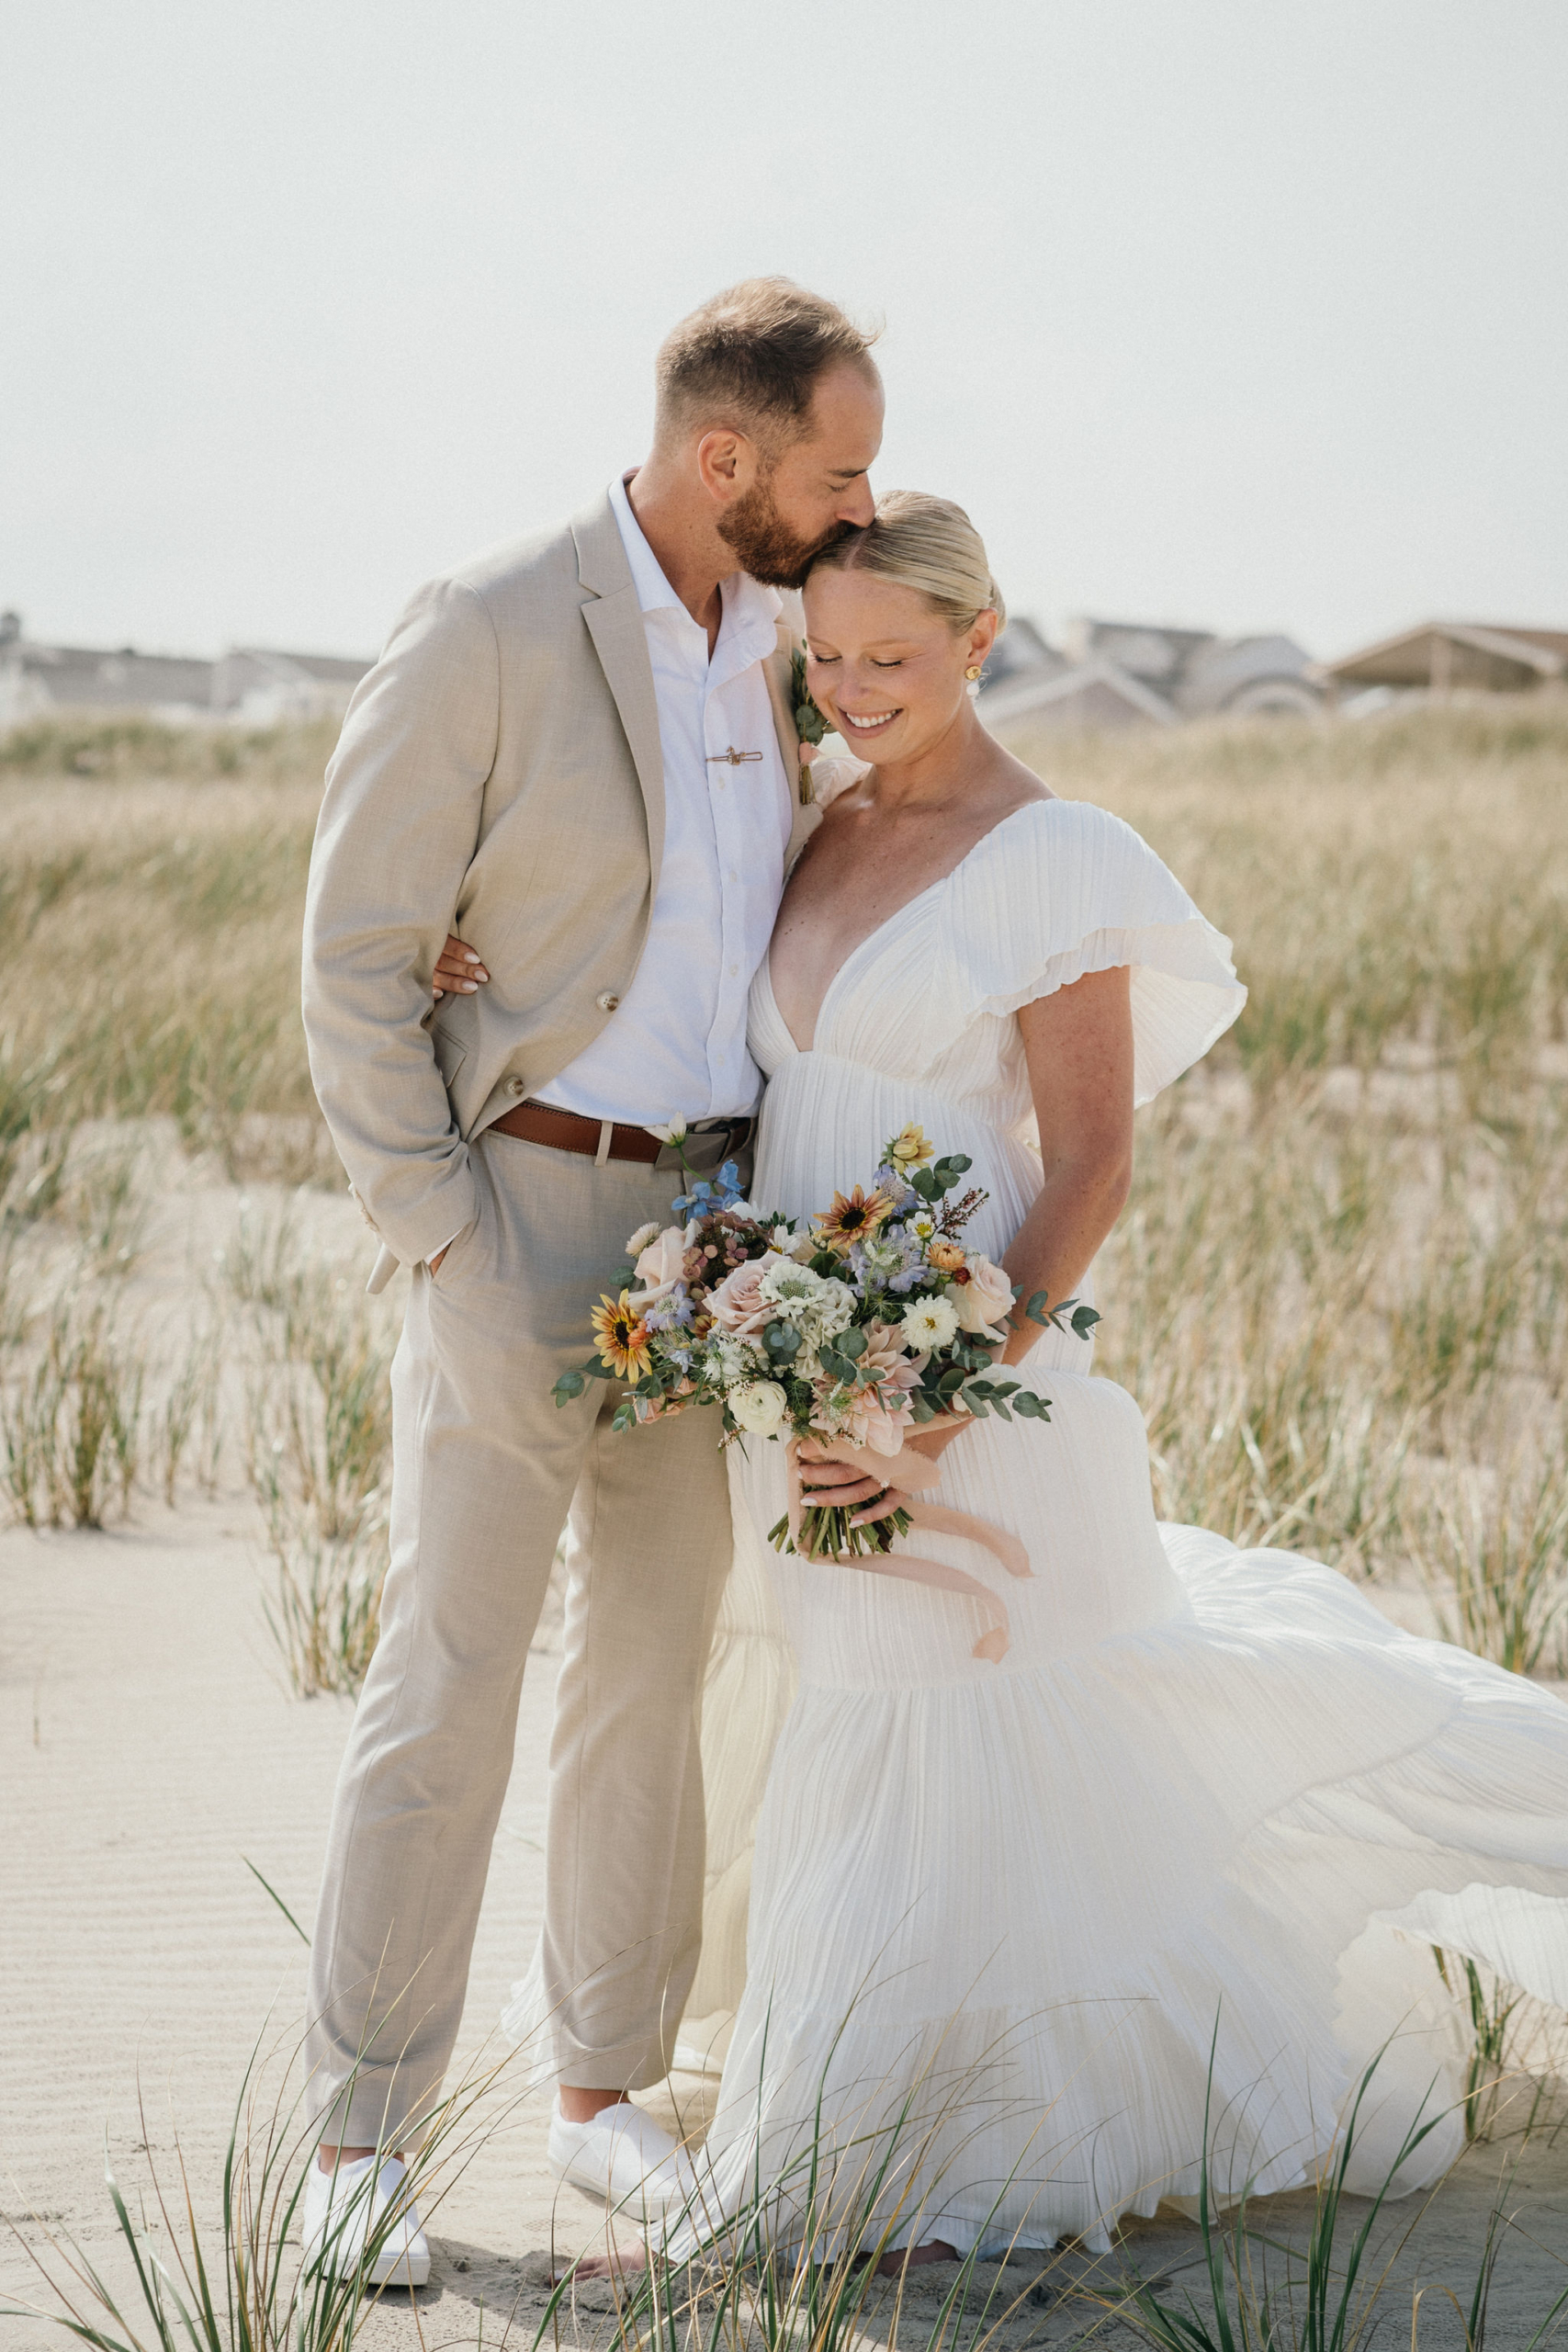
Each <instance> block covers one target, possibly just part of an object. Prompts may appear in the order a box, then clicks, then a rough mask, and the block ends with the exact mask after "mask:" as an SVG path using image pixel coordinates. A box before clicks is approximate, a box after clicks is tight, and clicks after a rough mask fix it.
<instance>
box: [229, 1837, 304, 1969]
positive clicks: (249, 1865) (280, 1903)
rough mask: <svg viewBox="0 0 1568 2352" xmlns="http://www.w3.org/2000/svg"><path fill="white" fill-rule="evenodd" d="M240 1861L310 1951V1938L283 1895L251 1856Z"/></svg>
mask: <svg viewBox="0 0 1568 2352" xmlns="http://www.w3.org/2000/svg"><path fill="white" fill-rule="evenodd" d="M240 1860H242V1861H243V1863H244V1865H245V1868H246V1869H247V1870H248V1871H249V1872H250V1874H251V1876H252V1877H253V1878H254V1880H255V1882H256V1884H257V1885H258V1886H259V1887H261V1888H262V1889H263V1891H264V1892H265V1894H268V1895H269V1896H270V1897H271V1899H272V1900H273V1902H274V1903H276V1905H277V1907H278V1909H279V1910H280V1911H281V1912H282V1914H283V1916H284V1917H285V1918H286V1919H287V1920H288V1924H289V1926H290V1927H291V1928H293V1930H294V1932H295V1934H296V1935H297V1936H298V1937H299V1940H300V1942H301V1943H302V1944H303V1945H304V1946H305V1947H306V1949H307V1950H309V1949H310V1937H309V1936H308V1935H307V1934H306V1933H305V1930H304V1928H302V1927H301V1926H300V1925H299V1920H298V1919H297V1918H296V1917H294V1914H293V1912H292V1911H290V1909H289V1908H288V1904H287V1903H285V1901H284V1899H283V1897H282V1895H281V1894H279V1893H278V1891H277V1889H276V1886H274V1885H273V1884H272V1883H270V1881H268V1880H266V1879H265V1878H263V1876H262V1874H261V1872H260V1871H258V1870H257V1868H256V1866H255V1864H254V1862H253V1861H252V1860H251V1858H250V1856H249V1855H248V1854H242V1855H241V1857H240Z"/></svg>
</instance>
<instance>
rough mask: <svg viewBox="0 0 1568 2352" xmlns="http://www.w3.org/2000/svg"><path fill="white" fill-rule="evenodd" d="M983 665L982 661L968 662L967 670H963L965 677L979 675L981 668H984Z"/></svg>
mask: <svg viewBox="0 0 1568 2352" xmlns="http://www.w3.org/2000/svg"><path fill="white" fill-rule="evenodd" d="M984 666H985V664H984V663H983V662H970V664H969V667H968V668H967V670H965V671H964V676H965V677H966V678H977V677H978V676H979V674H980V672H981V670H982V669H983V668H984Z"/></svg>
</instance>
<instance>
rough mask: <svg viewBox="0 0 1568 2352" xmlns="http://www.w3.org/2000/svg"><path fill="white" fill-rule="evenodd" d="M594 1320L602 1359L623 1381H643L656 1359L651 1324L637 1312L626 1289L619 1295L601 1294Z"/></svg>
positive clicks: (596, 1338)
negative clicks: (651, 1344) (650, 1338)
mask: <svg viewBox="0 0 1568 2352" xmlns="http://www.w3.org/2000/svg"><path fill="white" fill-rule="evenodd" d="M589 1319H590V1321H591V1322H592V1326H593V1337H594V1340H596V1341H597V1343H598V1348H599V1361H600V1363H605V1364H608V1365H609V1367H610V1370H611V1371H612V1372H613V1373H615V1374H616V1375H617V1376H618V1377H619V1378H620V1379H622V1380H640V1379H641V1378H642V1375H643V1374H644V1373H645V1372H646V1371H647V1370H648V1368H649V1364H650V1363H652V1361H653V1359H652V1357H651V1356H650V1354H649V1348H648V1326H647V1324H646V1323H644V1322H643V1321H642V1320H641V1318H640V1317H639V1316H638V1315H637V1309H636V1308H635V1307H634V1306H633V1305H632V1303H631V1299H630V1297H629V1295H627V1293H626V1291H623V1292H622V1293H621V1295H620V1296H619V1298H611V1297H609V1296H607V1295H604V1294H603V1293H602V1294H601V1295H600V1299H599V1304H598V1306H596V1307H595V1308H594V1309H593V1312H592V1316H591V1317H590V1318H589Z"/></svg>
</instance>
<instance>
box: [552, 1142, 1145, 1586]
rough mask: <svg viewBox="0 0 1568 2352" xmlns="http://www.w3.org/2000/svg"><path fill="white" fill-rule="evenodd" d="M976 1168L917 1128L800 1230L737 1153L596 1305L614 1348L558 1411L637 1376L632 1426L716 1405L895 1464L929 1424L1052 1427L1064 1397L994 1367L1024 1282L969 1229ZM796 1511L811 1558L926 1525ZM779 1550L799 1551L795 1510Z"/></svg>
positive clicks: (878, 1546) (562, 1387)
mask: <svg viewBox="0 0 1568 2352" xmlns="http://www.w3.org/2000/svg"><path fill="white" fill-rule="evenodd" d="M672 1139H675V1138H672ZM970 1164H971V1163H970V1162H969V1160H968V1159H965V1158H964V1155H963V1154H962V1153H961V1152H960V1153H953V1154H950V1155H948V1156H947V1157H945V1158H939V1157H938V1155H937V1151H936V1148H935V1146H934V1145H933V1144H931V1142H930V1141H929V1140H928V1139H927V1137H926V1136H924V1135H922V1134H921V1132H920V1130H919V1126H918V1125H914V1124H911V1125H908V1126H906V1127H905V1128H904V1129H903V1130H902V1131H901V1132H900V1133H899V1134H898V1135H896V1136H893V1137H892V1138H891V1139H890V1140H889V1142H888V1143H887V1145H886V1148H885V1149H884V1151H883V1155H882V1165H881V1166H880V1167H879V1168H878V1169H877V1170H876V1171H875V1173H874V1177H873V1179H872V1182H871V1186H870V1189H869V1190H867V1189H865V1188H864V1187H863V1186H862V1185H860V1184H857V1185H856V1186H855V1187H854V1189H853V1191H852V1192H850V1193H835V1194H834V1197H833V1200H832V1203H831V1204H830V1206H829V1207H828V1208H826V1209H824V1210H823V1211H822V1212H821V1213H820V1214H819V1215H818V1216H813V1217H811V1218H809V1219H808V1220H807V1221H806V1222H805V1223H804V1224H798V1225H797V1224H792V1223H791V1222H790V1220H789V1218H787V1217H786V1216H784V1215H783V1213H782V1212H781V1211H779V1210H768V1209H759V1208H754V1207H753V1206H752V1205H751V1204H750V1202H749V1201H745V1200H743V1199H742V1198H741V1197H740V1187H739V1181H738V1179H737V1176H736V1171H735V1168H734V1165H733V1163H732V1162H727V1163H726V1165H725V1166H724V1167H723V1168H722V1169H720V1170H719V1171H718V1174H717V1176H716V1179H715V1181H714V1182H712V1183H711V1184H710V1183H706V1182H695V1183H694V1184H693V1186H692V1190H691V1192H690V1193H688V1194H686V1195H684V1196H683V1197H682V1198H681V1199H679V1200H677V1201H676V1202H675V1203H674V1204H673V1207H674V1214H675V1215H676V1216H678V1217H680V1218H682V1220H683V1221H682V1223H681V1224H679V1225H671V1226H667V1227H664V1229H663V1230H662V1231H660V1229H659V1228H658V1227H655V1226H652V1225H649V1226H645V1227H642V1228H641V1229H640V1230H639V1231H637V1233H634V1234H633V1235H632V1237H631V1238H630V1240H629V1241H628V1242H627V1244H626V1264H624V1265H623V1266H620V1267H617V1268H616V1269H615V1272H614V1273H613V1274H612V1276H611V1278H610V1289H609V1291H608V1292H607V1293H606V1294H605V1295H604V1296H603V1297H602V1298H601V1299H600V1302H599V1305H598V1306H596V1307H595V1308H594V1309H593V1312H592V1327H593V1334H594V1340H595V1342H596V1349H597V1352H596V1354H595V1355H594V1356H593V1357H592V1358H591V1359H590V1361H589V1362H588V1363H585V1364H584V1365H583V1366H582V1367H581V1370H579V1371H575V1372H568V1373H563V1374H562V1375H561V1377H560V1378H559V1380H558V1381H557V1383H556V1385H555V1391H554V1394H555V1398H556V1402H557V1404H558V1405H561V1404H565V1403H566V1402H568V1400H569V1399H570V1398H571V1397H581V1395H582V1393H583V1389H584V1387H585V1386H586V1385H587V1383H588V1382H589V1381H590V1380H620V1381H624V1382H625V1383H626V1386H627V1390H628V1393H627V1395H626V1397H623V1398H622V1400H621V1402H620V1404H619V1405H618V1406H617V1407H616V1408H615V1417H614V1419H613V1422H612V1427H613V1428H615V1429H618V1430H619V1429H628V1428H630V1427H632V1425H633V1424H634V1423H636V1422H642V1421H651V1420H657V1419H661V1418H664V1417H667V1416H668V1415H670V1414H671V1413H678V1412H683V1411H684V1410H685V1409H686V1408H687V1407H688V1406H692V1405H717V1406H718V1407H719V1408H721V1411H722V1413H723V1417H724V1428H725V1432H726V1442H729V1440H730V1439H732V1438H736V1437H740V1436H743V1435H750V1436H755V1437H761V1438H771V1439H780V1438H782V1439H784V1440H786V1441H787V1440H790V1439H795V1440H798V1439H801V1438H806V1437H812V1438H817V1439H819V1440H821V1441H823V1442H825V1443H829V1444H840V1445H847V1446H852V1447H854V1448H856V1449H860V1450H863V1451H866V1452H869V1453H873V1454H875V1455H878V1456H881V1457H883V1458H885V1459H886V1460H888V1461H891V1460H892V1458H893V1457H894V1456H896V1455H897V1454H899V1453H902V1451H903V1449H904V1446H905V1443H906V1442H907V1440H908V1435H909V1432H910V1431H911V1430H915V1429H917V1428H919V1427H921V1426H923V1425H925V1424H928V1423H930V1422H932V1421H936V1420H939V1419H952V1418H953V1417H954V1416H958V1415H964V1414H972V1415H974V1416H975V1417H976V1419H985V1417H986V1416H987V1414H990V1413H998V1414H1000V1415H1001V1417H1002V1419H1004V1420H1010V1419H1013V1418H1014V1416H1016V1417H1017V1418H1018V1419H1022V1420H1039V1421H1043V1420H1048V1419H1050V1414H1051V1408H1050V1404H1049V1402H1048V1400H1047V1399H1046V1398H1045V1397H1039V1396H1036V1395H1035V1394H1034V1392H1033V1391H1032V1390H1031V1389H1028V1388H1025V1387H1023V1386H1022V1385H1021V1383H1020V1382H1018V1381H1016V1380H1010V1379H1007V1378H1005V1377H1002V1376H999V1375H998V1372H997V1369H996V1366H995V1363H994V1362H993V1357H992V1350H993V1348H994V1346H995V1345H996V1343H997V1342H998V1340H1003V1339H1005V1337H1006V1330H1005V1329H1004V1326H1003V1318H1004V1317H1007V1316H1008V1315H1009V1314H1010V1312H1011V1309H1012V1306H1013V1302H1014V1299H1015V1296H1016V1295H1017V1293H1016V1291H1015V1288H1014V1285H1013V1283H1011V1282H1010V1279H1009V1278H1008V1276H1007V1274H1006V1273H1004V1272H1003V1271H1002V1269H1001V1268H1000V1267H999V1266H998V1265H994V1264H993V1263H992V1261H991V1260H990V1259H989V1258H987V1257H985V1256H983V1255H982V1254H981V1253H980V1252H979V1251H978V1250H966V1249H965V1248H964V1243H963V1241H962V1239H961V1238H960V1236H961V1235H962V1233H963V1230H964V1226H965V1225H966V1224H967V1223H968V1221H969V1219H970V1218H971V1217H972V1216H974V1214H975V1212H976V1209H977V1208H978V1207H979V1206H980V1204H981V1203H982V1202H983V1201H984V1200H985V1199H986V1197H987V1196H986V1194H985V1193H982V1192H977V1191H974V1190H971V1191H969V1192H966V1193H964V1194H963V1195H962V1196H961V1197H959V1198H957V1199H951V1198H950V1197H949V1196H950V1194H952V1193H953V1188H954V1187H955V1185H956V1184H957V1182H958V1180H959V1179H960V1177H961V1176H963V1174H964V1171H965V1170H967V1169H968V1167H969V1166H970ZM1023 1312H1024V1313H1025V1314H1026V1315H1027V1316H1028V1317H1030V1319H1031V1320H1032V1321H1033V1322H1036V1323H1039V1324H1041V1325H1045V1324H1052V1325H1054V1326H1055V1328H1056V1329H1068V1328H1070V1329H1072V1330H1073V1331H1074V1332H1075V1333H1076V1334H1077V1336H1078V1337H1079V1338H1080V1339H1082V1338H1084V1337H1086V1336H1087V1335H1088V1333H1089V1329H1091V1327H1092V1326H1093V1325H1094V1324H1095V1323H1096V1322H1097V1321H1098V1320H1099V1317H1097V1315H1096V1314H1095V1311H1094V1309H1093V1308H1092V1307H1091V1306H1077V1305H1076V1303H1075V1302H1074V1301H1073V1300H1071V1299H1067V1300H1065V1301H1064V1302H1063V1303H1062V1305H1061V1306H1057V1307H1053V1308H1049V1309H1047V1307H1046V1305H1045V1295H1044V1293H1043V1292H1039V1293H1037V1294H1036V1295H1035V1296H1034V1297H1033V1298H1032V1299H1031V1300H1030V1301H1029V1304H1028V1305H1027V1306H1026V1307H1025V1308H1024V1309H1023ZM1069 1317H1070V1323H1069V1321H1068V1320H1066V1319H1065V1318H1069ZM885 1491H886V1490H885ZM855 1508H856V1510H861V1509H863V1508H865V1506H863V1505H857V1506H855ZM796 1516H797V1519H798V1522H799V1523H798V1525H797V1527H796V1529H795V1535H797V1536H798V1537H799V1539H800V1541H799V1544H798V1548H799V1550H801V1551H802V1552H803V1553H805V1554H806V1555H807V1556H810V1557H823V1556H833V1557H844V1556H847V1555H852V1554H866V1553H874V1552H875V1553H886V1551H887V1550H888V1549H889V1548H890V1547H891V1545H892V1543H893V1540H894V1538H895V1536H896V1535H901V1534H903V1533H904V1532H906V1531H907V1530H908V1526H909V1524H910V1521H909V1518H908V1514H907V1513H906V1512H904V1511H903V1510H894V1511H892V1512H890V1513H889V1514H888V1515H887V1516H886V1518H883V1519H879V1520H876V1521H874V1522H873V1523H872V1524H871V1525H869V1526H864V1527H855V1526H852V1524H851V1523H850V1522H851V1518H852V1513H851V1512H850V1511H849V1510H844V1509H836V1508H826V1507H824V1508H819V1509H807V1510H805V1511H804V1512H802V1513H797V1514H796ZM771 1541H772V1542H773V1544H776V1545H778V1546H780V1547H781V1548H782V1549H785V1550H791V1551H793V1550H795V1549H796V1548H797V1545H796V1543H795V1536H794V1535H792V1533H791V1529H790V1523H789V1520H788V1518H785V1519H784V1520H781V1521H779V1524H778V1526H777V1527H775V1528H773V1530H772V1531H771Z"/></svg>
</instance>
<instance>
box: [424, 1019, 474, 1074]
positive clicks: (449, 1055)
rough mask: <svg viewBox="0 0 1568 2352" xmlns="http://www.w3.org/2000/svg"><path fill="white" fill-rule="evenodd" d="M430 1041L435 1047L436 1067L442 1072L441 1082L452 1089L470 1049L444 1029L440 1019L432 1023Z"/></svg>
mask: <svg viewBox="0 0 1568 2352" xmlns="http://www.w3.org/2000/svg"><path fill="white" fill-rule="evenodd" d="M430 1042H431V1044H432V1046H434V1049H435V1067H436V1069H438V1070H439V1071H440V1072H441V1082H442V1084H443V1085H444V1086H445V1087H446V1088H447V1090H448V1091H450V1089H451V1085H452V1080H454V1079H455V1078H456V1077H457V1072H458V1071H459V1070H460V1069H462V1067H463V1064H464V1063H465V1062H466V1061H467V1060H468V1047H467V1046H465V1045H463V1044H462V1043H461V1042H460V1041H459V1040H458V1039H457V1038H456V1037H454V1036H452V1035H450V1033H449V1032H448V1031H447V1030H445V1029H443V1027H442V1026H441V1023H440V1022H439V1021H436V1022H434V1023H432V1024H431V1031H430Z"/></svg>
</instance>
